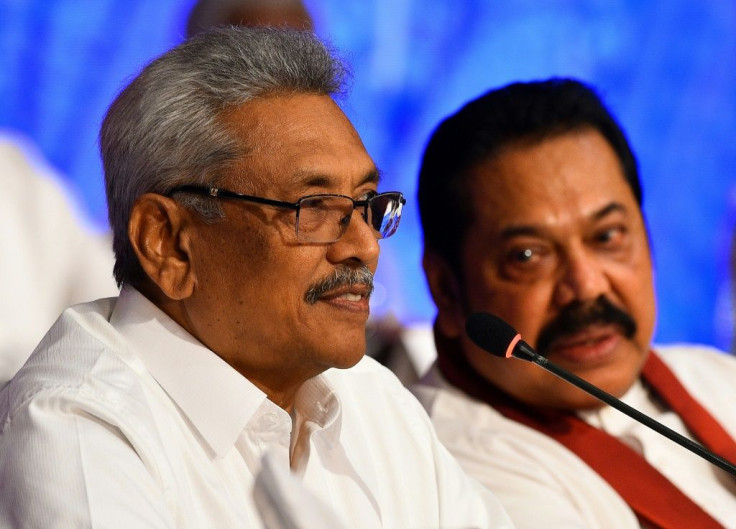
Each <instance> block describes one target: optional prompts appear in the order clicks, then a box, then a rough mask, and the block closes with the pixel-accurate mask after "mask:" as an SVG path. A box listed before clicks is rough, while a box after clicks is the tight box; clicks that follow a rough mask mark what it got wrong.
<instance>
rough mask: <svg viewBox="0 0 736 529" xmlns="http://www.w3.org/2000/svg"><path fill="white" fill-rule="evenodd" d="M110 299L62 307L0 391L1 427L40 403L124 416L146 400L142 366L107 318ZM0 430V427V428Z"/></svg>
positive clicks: (57, 408)
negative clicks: (27, 357)
mask: <svg viewBox="0 0 736 529" xmlns="http://www.w3.org/2000/svg"><path fill="white" fill-rule="evenodd" d="M114 303H115V299H114V298H108V299H101V300H97V301H94V302H90V303H85V304H81V305H77V306H74V307H71V308H68V309H66V310H65V311H64V312H63V313H62V315H61V316H60V317H59V319H58V320H57V321H56V322H55V323H54V325H53V326H52V327H51V328H50V329H49V331H48V332H47V334H46V336H45V337H44V338H43V340H42V341H41V342H40V344H39V345H38V347H37V348H36V350H35V351H34V352H33V354H32V355H31V356H30V358H29V359H28V361H27V362H26V364H25V365H24V366H23V367H22V368H21V369H20V370H19V371H18V373H17V374H16V375H15V376H14V377H13V379H11V381H10V382H8V383H7V384H6V386H5V387H4V388H3V390H2V392H0V428H5V426H6V425H7V423H9V422H10V421H11V420H12V419H13V417H14V416H16V415H17V414H22V413H28V412H29V410H31V409H39V406H44V407H46V408H49V409H53V410H54V411H55V413H57V414H59V415H64V414H66V413H72V414H77V413H86V414H92V415H106V416H108V417H109V416H110V414H111V413H119V414H120V415H128V414H130V412H131V410H129V409H126V408H129V407H130V406H135V405H136V404H135V403H136V402H137V403H142V402H144V401H145V399H144V397H143V396H142V395H141V393H142V377H141V375H142V374H143V373H144V371H145V370H144V368H143V366H142V364H141V363H140V362H139V361H138V360H137V358H136V357H135V356H134V355H133V354H132V353H131V352H130V351H128V350H127V347H126V346H125V343H124V341H123V340H122V338H121V337H120V336H119V335H118V333H117V331H116V330H115V329H114V328H113V327H112V326H111V325H110V323H109V322H108V321H107V320H108V318H109V315H110V313H111V311H112V308H113V306H114ZM0 431H1V430H0Z"/></svg>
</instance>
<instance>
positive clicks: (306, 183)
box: [291, 168, 381, 187]
mask: <svg viewBox="0 0 736 529" xmlns="http://www.w3.org/2000/svg"><path fill="white" fill-rule="evenodd" d="M339 180H340V177H335V176H331V175H328V174H324V173H315V172H312V171H310V170H306V169H300V170H298V171H296V172H294V174H293V175H292V177H291V182H292V184H293V185H295V186H300V187H333V186H337V185H338V184H339V183H340V182H339ZM380 180H381V173H380V171H378V169H375V168H374V169H371V170H370V171H368V172H367V173H365V175H364V176H363V178H361V180H360V181H359V182H358V184H357V186H356V187H358V186H362V185H365V184H373V183H375V184H378V183H379V182H380Z"/></svg>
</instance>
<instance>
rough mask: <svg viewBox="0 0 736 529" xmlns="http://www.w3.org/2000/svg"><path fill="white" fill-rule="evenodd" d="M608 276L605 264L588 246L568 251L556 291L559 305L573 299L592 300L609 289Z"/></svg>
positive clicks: (563, 304) (556, 299)
mask: <svg viewBox="0 0 736 529" xmlns="http://www.w3.org/2000/svg"><path fill="white" fill-rule="evenodd" d="M609 287H610V284H609V281H608V276H607V275H606V273H605V269H604V267H603V264H602V263H601V262H600V261H599V260H598V259H597V258H596V255H595V254H594V253H593V252H592V251H590V250H589V249H587V248H578V249H575V250H573V251H571V252H569V253H568V255H567V256H566V258H565V260H564V262H563V264H562V269H561V271H560V276H559V279H558V281H557V285H556V291H555V301H556V304H557V306H560V307H562V306H565V305H567V304H568V303H570V302H572V301H576V300H577V301H590V300H594V299H596V298H598V296H600V295H601V294H606V293H607V292H608V291H609Z"/></svg>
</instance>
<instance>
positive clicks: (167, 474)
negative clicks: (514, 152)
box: [0, 28, 511, 529]
mask: <svg viewBox="0 0 736 529" xmlns="http://www.w3.org/2000/svg"><path fill="white" fill-rule="evenodd" d="M343 75H344V66H343V65H342V64H341V63H339V62H338V61H336V60H335V59H334V58H333V57H332V55H331V54H330V53H329V51H328V50H327V49H326V48H325V47H324V46H323V45H322V44H321V43H320V42H319V41H318V40H317V39H315V37H314V36H313V35H311V34H309V33H299V32H292V31H287V30H274V29H243V28H240V29H236V28H230V29H223V30H219V31H216V32H213V33H208V34H203V35H201V36H197V37H194V38H192V39H190V40H189V41H187V42H185V43H183V44H182V45H180V46H179V47H177V48H175V49H173V50H172V51H170V52H168V53H166V54H164V55H163V56H162V57H160V58H159V59H157V60H155V61H154V62H152V63H151V64H150V65H149V66H148V67H146V68H145V69H144V70H143V71H142V73H141V74H140V75H138V76H137V77H136V78H135V79H134V80H133V81H132V82H131V83H130V84H129V85H128V86H127V87H126V88H125V89H124V90H123V91H122V92H121V93H120V94H119V96H118V97H117V98H116V100H115V101H114V102H113V104H112V105H111V107H110V109H109V111H108V113H107V115H106V117H105V120H104V123H103V126H102V131H101V134H100V143H101V152H102V158H103V163H104V169H105V178H106V190H107V198H108V208H109V219H110V224H111V227H112V230H113V234H114V243H113V246H114V251H115V257H116V262H115V267H114V274H115V277H116V279H117V281H118V283H119V284H120V285H121V286H122V292H121V295H120V296H119V297H118V298H114V299H104V300H100V301H97V302H94V303H91V304H86V305H80V306H76V307H73V308H70V309H68V310H67V311H66V312H65V313H64V314H63V315H62V316H61V318H60V319H59V320H58V321H57V323H56V324H55V325H54V327H53V328H52V329H51V330H50V331H49V333H48V334H47V336H46V337H45V338H44V340H43V341H42V342H41V344H40V346H39V347H38V348H37V350H36V351H35V352H34V354H33V356H32V357H31V359H30V360H29V362H28V363H27V364H26V365H25V366H24V368H23V369H21V371H20V372H19V374H18V375H17V376H16V377H15V378H14V379H13V380H12V381H11V382H10V383H9V384H8V386H7V387H6V388H5V389H4V390H3V392H2V393H0V484H1V485H0V526H2V527H157V528H164V527H166V528H169V527H182V528H183V527H192V528H205V527H208V528H209V527H211V528H215V527H216V528H218V529H223V528H229V527H233V528H235V527H238V528H243V527H262V526H267V527H274V526H289V527H291V526H296V525H290V524H289V523H285V522H284V518H283V517H284V516H286V514H288V513H289V509H290V508H292V507H293V505H294V502H295V501H297V500H298V499H299V498H297V497H295V495H294V494H291V495H284V496H283V497H281V498H279V497H276V498H274V494H273V488H268V490H267V491H266V492H263V490H261V489H259V488H258V487H257V486H256V485H257V483H258V478H259V476H260V475H262V474H260V472H261V470H262V469H263V468H270V467H271V466H275V468H277V469H280V470H281V474H284V475H286V476H288V477H289V478H294V479H295V480H296V482H297V483H299V484H300V485H301V486H303V488H304V492H305V493H306V494H307V495H308V496H309V497H313V498H314V501H315V502H316V503H318V504H319V505H321V506H324V507H326V508H327V509H328V511H330V512H332V513H333V514H334V519H335V520H338V521H339V523H340V524H341V525H343V526H344V527H351V528H360V527H366V528H369V527H370V528H376V527H401V528H405V529H410V528H413V527H414V528H430V527H437V528H439V527H447V528H450V527H458V528H459V527H510V526H511V524H510V522H509V521H508V518H507V516H506V514H505V512H504V511H503V509H502V508H501V507H500V506H499V505H498V503H497V502H496V500H495V499H494V498H493V496H491V495H490V493H488V492H485V491H484V489H482V488H481V487H480V486H479V485H477V483H476V482H475V481H473V480H471V479H470V478H468V477H467V476H466V475H465V474H464V473H463V472H462V471H461V470H460V468H459V466H458V465H457V464H456V462H455V461H454V459H453V458H452V457H451V456H450V455H449V454H448V453H447V452H446V451H445V449H444V448H442V446H441V445H440V444H439V442H438V441H437V438H436V435H435V433H434V430H433V429H432V426H431V423H430V421H429V419H428V417H427V416H426V414H425V413H424V412H423V410H422V408H421V406H420V405H419V403H418V402H417V401H416V400H415V399H414V398H413V397H412V396H411V394H410V393H408V392H407V390H405V389H404V388H403V387H402V386H401V384H400V383H399V382H398V380H397V379H396V378H395V377H394V376H393V375H392V374H391V373H390V372H389V371H388V370H386V369H385V368H384V367H382V366H380V365H378V364H377V363H376V362H375V361H372V360H371V359H370V358H367V357H364V350H365V345H366V344H365V324H366V320H367V318H368V314H369V305H368V302H369V298H370V295H371V291H372V288H373V284H372V278H373V273H374V272H375V269H376V265H377V262H378V254H379V246H378V243H379V240H380V239H383V238H386V237H389V236H391V235H392V234H393V233H394V232H395V231H396V228H397V227H398V223H399V219H400V216H401V210H402V206H403V205H404V198H403V197H402V195H401V193H398V192H388V193H379V192H378V184H379V173H378V171H377V169H376V167H375V165H374V163H373V161H372V160H371V158H370V156H369V155H368V154H367V153H366V151H365V148H364V147H363V144H362V142H361V140H360V138H359V136H358V134H357V133H356V131H355V130H354V128H353V127H352V125H351V124H350V122H349V121H348V119H347V118H346V116H345V115H344V114H343V112H342V111H341V110H340V108H339V107H338V105H337V104H336V103H335V101H334V100H333V97H332V96H333V95H334V94H337V93H339V91H340V89H341V80H342V77H343ZM356 210H357V211H356ZM264 460H265V461H268V462H269V464H268V465H266V466H265V467H263V465H264ZM276 475H279V474H278V473H277V474H276ZM259 490H261V492H262V493H263V494H258V491H259ZM269 491H270V496H269V494H268V492H269ZM264 494H265V496H266V497H270V501H272V502H273V501H275V502H276V503H275V511H271V512H270V515H268V516H266V515H264V512H267V511H264V505H263V504H262V503H261V502H260V500H259V498H261V499H262V497H263V495H264ZM266 503H267V502H266ZM272 506H273V505H272ZM304 507H305V509H306V510H307V511H309V512H307V511H305V512H304V513H303V516H301V514H300V513H297V515H296V517H295V518H294V520H301V525H299V526H304V525H308V524H305V523H304V521H305V520H309V519H311V518H310V517H309V516H310V515H313V514H314V510H315V505H314V504H308V505H306V506H304ZM274 512H275V514H274ZM285 513H286V514H285ZM292 514H293V513H292ZM320 526H322V525H320Z"/></svg>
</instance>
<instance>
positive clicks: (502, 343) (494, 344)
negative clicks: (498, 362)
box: [465, 312, 518, 357]
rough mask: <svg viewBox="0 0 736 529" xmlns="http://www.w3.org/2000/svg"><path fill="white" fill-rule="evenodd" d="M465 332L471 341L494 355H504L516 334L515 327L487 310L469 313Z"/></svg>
mask: <svg viewBox="0 0 736 529" xmlns="http://www.w3.org/2000/svg"><path fill="white" fill-rule="evenodd" d="M465 332H466V333H468V336H469V337H470V339H471V340H473V343H474V344H475V345H477V346H478V347H480V348H481V349H483V350H484V351H487V352H489V353H491V354H492V355H495V356H502V357H505V356H506V350H507V349H508V348H509V344H511V342H512V341H513V339H514V338H516V335H517V334H518V333H517V332H516V329H514V328H513V327H512V326H511V325H509V324H508V323H506V322H505V321H503V320H502V319H501V318H499V317H498V316H494V315H493V314H489V313H488V312H476V313H475V314H471V315H470V317H469V318H468V319H467V321H466V322H465Z"/></svg>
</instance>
